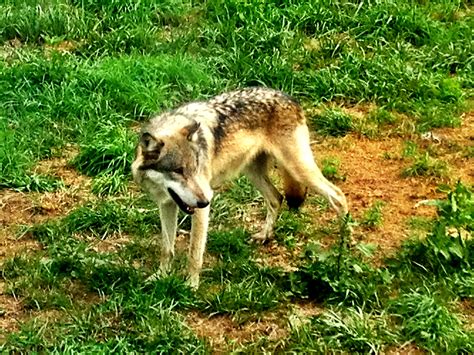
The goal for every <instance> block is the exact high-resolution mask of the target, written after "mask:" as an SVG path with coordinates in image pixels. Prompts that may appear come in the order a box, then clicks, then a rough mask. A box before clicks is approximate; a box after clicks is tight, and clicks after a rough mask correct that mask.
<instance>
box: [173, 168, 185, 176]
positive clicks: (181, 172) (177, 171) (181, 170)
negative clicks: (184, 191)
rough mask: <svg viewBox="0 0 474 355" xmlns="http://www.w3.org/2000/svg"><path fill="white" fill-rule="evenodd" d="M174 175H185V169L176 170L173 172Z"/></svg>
mask: <svg viewBox="0 0 474 355" xmlns="http://www.w3.org/2000/svg"><path fill="white" fill-rule="evenodd" d="M173 173H175V174H179V175H183V173H184V169H183V168H176V169H174V170H173Z"/></svg>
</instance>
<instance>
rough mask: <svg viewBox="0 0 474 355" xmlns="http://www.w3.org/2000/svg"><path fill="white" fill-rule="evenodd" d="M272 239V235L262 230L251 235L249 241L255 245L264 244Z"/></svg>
mask: <svg viewBox="0 0 474 355" xmlns="http://www.w3.org/2000/svg"><path fill="white" fill-rule="evenodd" d="M272 237H273V234H272V233H268V232H267V231H264V230H263V231H260V232H257V233H254V234H252V237H251V241H252V242H253V243H257V244H264V243H265V242H267V241H268V240H270V239H272Z"/></svg>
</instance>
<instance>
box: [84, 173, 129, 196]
mask: <svg viewBox="0 0 474 355" xmlns="http://www.w3.org/2000/svg"><path fill="white" fill-rule="evenodd" d="M127 185H128V179H126V178H125V177H124V175H122V174H121V173H120V171H114V172H111V173H101V174H99V175H97V176H96V177H95V178H94V180H93V181H92V186H91V191H92V193H93V194H96V195H97V196H100V197H104V196H109V195H119V194H123V193H125V192H126V191H127Z"/></svg>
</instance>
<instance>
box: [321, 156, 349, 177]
mask: <svg viewBox="0 0 474 355" xmlns="http://www.w3.org/2000/svg"><path fill="white" fill-rule="evenodd" d="M340 165H341V161H340V160H339V159H337V158H332V157H328V158H324V159H323V161H322V168H321V172H322V173H323V175H324V176H325V177H326V178H327V179H329V180H331V181H344V180H345V179H346V177H345V176H343V175H341V174H340V172H339V167H340Z"/></svg>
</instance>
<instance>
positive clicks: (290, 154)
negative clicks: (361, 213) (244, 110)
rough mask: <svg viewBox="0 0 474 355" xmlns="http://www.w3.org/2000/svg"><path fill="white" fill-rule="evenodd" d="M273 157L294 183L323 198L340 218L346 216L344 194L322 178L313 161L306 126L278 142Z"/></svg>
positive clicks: (346, 209)
mask: <svg viewBox="0 0 474 355" xmlns="http://www.w3.org/2000/svg"><path fill="white" fill-rule="evenodd" d="M275 157H276V159H277V161H278V163H279V164H281V165H282V166H283V168H284V170H286V171H287V173H288V174H290V175H291V177H292V178H293V179H294V180H295V181H297V182H298V183H300V184H302V185H304V186H307V187H309V188H312V189H314V190H316V192H317V193H319V194H320V195H322V196H324V197H325V198H326V199H327V200H328V202H329V204H330V205H331V207H332V208H333V209H334V210H336V212H337V213H338V214H339V215H340V216H341V217H344V216H345V215H346V214H347V212H348V206H347V200H346V197H345V195H344V193H343V192H342V191H341V189H340V188H339V187H337V186H336V185H334V184H332V183H331V182H330V181H328V180H327V179H326V178H325V177H324V175H323V174H322V172H321V170H319V168H318V166H317V165H316V163H315V161H314V158H313V153H312V151H311V147H310V145H309V133H308V128H307V127H306V126H299V127H297V128H296V130H295V132H294V135H293V137H291V139H290V140H289V141H287V142H280V144H279V145H278V147H277V148H276V149H275Z"/></svg>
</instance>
